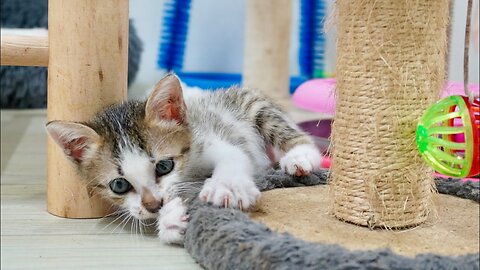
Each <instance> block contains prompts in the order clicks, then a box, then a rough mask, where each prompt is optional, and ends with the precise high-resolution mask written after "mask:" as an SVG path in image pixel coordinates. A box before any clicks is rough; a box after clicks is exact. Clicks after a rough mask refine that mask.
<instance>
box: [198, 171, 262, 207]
mask: <svg viewBox="0 0 480 270" xmlns="http://www.w3.org/2000/svg"><path fill="white" fill-rule="evenodd" d="M225 179H229V180H225ZM199 197H200V199H201V200H202V201H204V202H210V203H213V204H214V205H218V206H223V207H232V208H239V209H242V210H243V209H248V208H249V207H251V206H252V205H253V204H255V202H256V201H257V199H258V198H259V197H260V191H259V190H258V188H257V186H256V185H255V183H254V182H253V180H251V179H250V177H243V178H242V177H236V176H229V177H228V178H227V177H225V178H217V177H212V178H209V179H207V180H206V181H205V184H204V185H203V189H202V191H201V192H200V194H199Z"/></svg>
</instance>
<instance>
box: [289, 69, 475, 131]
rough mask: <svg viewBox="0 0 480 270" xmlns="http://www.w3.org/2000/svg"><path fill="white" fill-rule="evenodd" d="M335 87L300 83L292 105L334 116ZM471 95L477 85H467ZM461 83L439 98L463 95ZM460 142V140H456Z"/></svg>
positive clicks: (328, 82)
mask: <svg viewBox="0 0 480 270" xmlns="http://www.w3.org/2000/svg"><path fill="white" fill-rule="evenodd" d="M335 86H336V80H335V79H334V78H328V79H313V80H309V81H306V82H304V83H302V84H301V85H300V86H299V87H298V88H297V89H296V90H295V93H293V96H292V100H293V104H294V105H295V106H297V107H299V108H302V109H305V110H309V111H313V112H319V113H323V114H327V115H334V114H335ZM469 88H470V90H471V91H472V92H473V93H478V90H479V85H478V84H473V83H471V84H469ZM464 93H465V92H464V91H463V83H460V82H449V83H448V84H447V85H446V87H445V89H444V91H443V92H442V95H441V98H444V97H447V96H453V95H464ZM458 139H459V140H461V138H458Z"/></svg>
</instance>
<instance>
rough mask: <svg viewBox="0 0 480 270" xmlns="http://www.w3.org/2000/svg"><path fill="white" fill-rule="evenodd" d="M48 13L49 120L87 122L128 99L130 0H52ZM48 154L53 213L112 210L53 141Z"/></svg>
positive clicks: (79, 214)
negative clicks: (111, 106)
mask: <svg viewBox="0 0 480 270" xmlns="http://www.w3.org/2000/svg"><path fill="white" fill-rule="evenodd" d="M48 15H49V18H48V19H49V23H48V26H49V27H48V28H49V66H48V102H47V104H48V105H47V112H48V120H71V121H85V120H88V119H90V118H91V117H92V116H93V115H94V114H95V113H96V112H98V111H99V110H101V109H102V108H105V107H106V106H108V105H111V104H113V103H118V102H121V101H123V100H125V99H126V97H127V52H128V43H127V42H128V0H102V1H95V0H50V1H49V7H48ZM47 153H48V154H47V155H48V168H47V178H48V179H47V200H48V201H47V207H48V211H49V212H50V213H52V214H54V215H56V216H61V217H68V218H95V217H102V216H104V215H106V214H108V213H109V212H110V211H111V210H112V209H110V206H109V205H108V204H107V203H106V202H105V201H103V200H102V199H101V198H100V197H99V196H96V194H93V193H92V192H91V191H90V190H88V189H87V187H86V185H85V182H84V181H82V180H81V179H80V178H79V177H78V176H77V174H76V172H75V171H74V168H73V166H72V165H71V164H70V162H69V161H68V160H67V159H66V158H65V156H64V154H63V153H62V151H61V150H60V148H59V147H57V146H56V145H55V144H54V143H53V141H52V140H51V139H49V140H48V146H47ZM87 180H88V179H87Z"/></svg>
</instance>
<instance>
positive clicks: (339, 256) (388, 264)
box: [184, 170, 480, 270]
mask: <svg viewBox="0 0 480 270" xmlns="http://www.w3.org/2000/svg"><path fill="white" fill-rule="evenodd" d="M327 178H328V171H327V170H322V171H319V172H316V173H314V174H312V175H310V176H308V177H292V176H289V175H286V174H285V173H283V172H281V171H278V170H271V171H269V172H268V174H267V175H266V177H265V178H264V179H262V180H261V181H259V183H258V186H259V188H260V189H261V190H270V189H274V188H283V187H300V186H312V185H319V184H326V183H327ZM436 184H437V189H438V190H439V192H441V193H446V194H451V195H455V196H459V197H462V198H468V199H473V200H474V201H477V202H478V201H479V196H478V194H479V193H478V191H479V186H478V183H472V182H466V183H463V182H461V181H456V180H444V179H436ZM189 214H190V221H189V224H188V227H187V230H186V233H185V244H184V245H185V248H186V249H187V251H188V252H189V253H190V254H191V256H192V257H193V258H194V259H195V260H196V261H197V262H198V263H199V264H200V265H202V266H203V267H205V268H206V269H222V270H223V269H235V270H237V269H238V270H241V269H279V270H282V269H285V270H286V269H394V270H395V269H403V270H406V269H440V270H441V269H466V270H469V269H472V270H473V269H479V265H480V257H479V254H468V255H464V256H458V257H448V256H439V255H435V254H421V255H417V256H416V257H414V258H410V257H404V256H400V255H398V254H395V253H393V252H392V251H390V250H385V249H382V250H371V251H349V250H347V249H345V248H342V247H340V246H338V245H326V244H315V243H310V242H306V241H303V240H300V239H297V238H295V237H293V236H292V235H290V234H288V233H283V234H280V233H277V232H274V231H272V230H270V229H269V228H268V227H266V226H265V225H263V224H260V223H256V222H254V221H252V220H251V219H250V218H249V217H248V216H247V215H246V214H245V213H243V212H241V211H239V210H235V209H225V208H220V207H215V206H212V205H210V204H206V203H203V202H200V201H199V200H194V201H193V203H192V204H191V205H190V207H189Z"/></svg>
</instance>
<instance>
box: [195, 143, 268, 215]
mask: <svg viewBox="0 0 480 270" xmlns="http://www.w3.org/2000/svg"><path fill="white" fill-rule="evenodd" d="M205 158H206V159H207V160H209V161H210V162H213V165H214V170H213V174H212V177H210V178H208V179H207V180H206V181H205V183H204V185H203V188H202V190H201V192H200V194H199V197H200V199H201V200H202V201H205V202H211V203H213V204H214V205H219V206H223V207H233V208H240V209H247V208H249V207H251V206H252V205H253V204H254V203H255V202H256V201H257V199H258V197H259V196H260V191H259V190H258V188H257V186H256V185H255V182H254V180H253V166H252V165H251V161H250V160H249V158H248V156H247V155H246V154H245V152H244V151H243V150H242V149H241V148H239V147H237V146H234V145H231V144H229V143H227V142H224V141H221V140H218V139H217V140H213V142H211V143H210V144H209V146H208V147H207V148H206V149H205Z"/></svg>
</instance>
